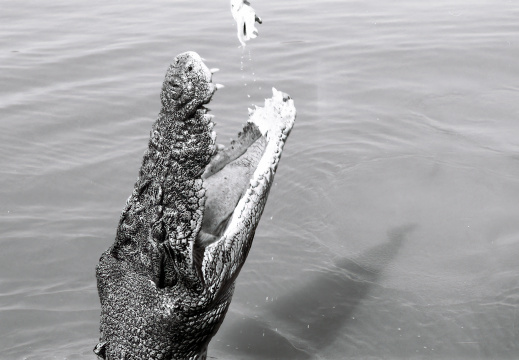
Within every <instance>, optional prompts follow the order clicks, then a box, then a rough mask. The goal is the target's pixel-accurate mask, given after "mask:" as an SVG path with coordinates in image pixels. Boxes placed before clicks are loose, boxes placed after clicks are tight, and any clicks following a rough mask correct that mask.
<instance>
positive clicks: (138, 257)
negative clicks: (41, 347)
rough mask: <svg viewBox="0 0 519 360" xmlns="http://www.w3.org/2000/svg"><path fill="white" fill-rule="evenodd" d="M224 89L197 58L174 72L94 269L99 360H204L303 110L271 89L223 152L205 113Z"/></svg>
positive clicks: (188, 57)
mask: <svg viewBox="0 0 519 360" xmlns="http://www.w3.org/2000/svg"><path fill="white" fill-rule="evenodd" d="M216 89H217V85H215V84H213V83H212V72H211V71H210V70H209V69H208V68H207V67H206V66H205V65H204V64H203V62H202V59H201V58H200V56H198V55H197V54H196V53H193V52H188V53H183V54H180V55H179V56H177V57H176V58H175V60H174V62H173V64H172V65H171V66H170V67H169V68H168V70H167V73H166V77H165V80H164V83H163V87H162V92H161V101H162V109H161V111H160V113H159V116H158V119H157V121H156V122H155V123H154V125H153V128H152V132H151V136H150V141H149V143H148V149H147V151H146V153H145V154H144V159H143V162H142V166H141V169H140V172H139V178H138V179H137V182H136V184H135V187H134V190H133V193H132V194H131V196H130V197H129V199H128V201H127V205H126V207H125V209H124V210H123V213H122V215H121V219H120V221H119V225H118V229H117V235H116V239H115V242H114V244H113V245H112V246H111V247H110V248H109V249H108V250H107V251H105V252H104V253H103V254H102V255H101V258H100V260H99V264H98V266H97V269H96V270H97V273H96V275H97V286H98V292H99V298H100V301H101V326H100V330H101V337H100V342H99V344H98V346H96V348H95V350H94V351H95V353H96V354H98V355H99V356H101V357H103V358H106V359H128V360H129V359H144V358H146V359H205V356H206V355H205V354H206V350H207V345H208V343H209V341H210V340H211V337H212V336H213V335H214V334H215V333H216V331H217V330H218V328H219V326H220V324H221V323H222V321H223V319H224V317H225V313H226V312H227V309H228V307H229V304H230V301H231V298H232V294H233V289H234V282H235V280H236V277H237V275H238V273H239V271H240V269H241V267H242V265H243V263H244V262H245V259H246V257H247V254H248V251H249V249H250V246H251V244H252V240H253V238H254V233H255V230H256V227H257V225H258V222H259V219H260V217H261V213H262V211H263V208H264V206H265V203H266V200H267V196H268V193H269V190H270V185H271V184H272V181H273V177H274V173H275V171H276V168H277V165H278V162H279V159H280V156H281V152H282V149H283V146H284V143H285V140H286V138H287V136H288V134H289V132H290V130H291V128H292V125H293V122H294V119H295V107H294V104H293V101H292V100H291V99H289V97H288V96H286V95H284V94H282V93H281V92H277V91H274V96H273V98H272V99H270V100H267V101H266V102H265V108H263V109H262V108H258V109H257V110H255V111H251V114H250V119H249V121H250V124H248V125H247V126H246V127H245V128H244V131H243V132H242V133H241V135H240V136H239V137H238V140H237V141H236V142H234V143H232V144H231V146H229V147H228V148H227V149H223V150H222V149H220V151H218V152H217V151H216V146H215V136H216V134H215V133H214V131H213V130H212V128H213V126H214V124H213V123H212V116H209V115H208V114H207V111H208V110H207V109H206V108H205V107H204V106H203V105H204V104H207V103H208V102H209V101H210V100H211V97H212V95H213V94H214V92H215V90H216ZM227 179H233V181H234V180H237V181H234V182H233V181H228V180H227ZM229 184H232V186H229ZM204 234H205V235H204Z"/></svg>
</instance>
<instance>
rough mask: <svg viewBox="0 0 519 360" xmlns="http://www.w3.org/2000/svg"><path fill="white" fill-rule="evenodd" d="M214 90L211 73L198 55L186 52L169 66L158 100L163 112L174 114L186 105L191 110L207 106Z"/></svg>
mask: <svg viewBox="0 0 519 360" xmlns="http://www.w3.org/2000/svg"><path fill="white" fill-rule="evenodd" d="M216 89H217V86H216V85H215V84H213V83H212V72H211V70H209V68H208V67H207V66H206V65H205V64H204V62H203V61H202V58H201V57H200V55H198V54H197V53H196V52H193V51H188V52H185V53H182V54H180V55H177V57H176V58H175V59H174V60H173V63H172V64H171V65H170V66H169V68H168V70H167V72H166V76H165V78H164V82H163V84H162V91H161V93H160V100H161V102H162V106H163V109H164V110H165V111H167V112H171V113H174V112H176V111H179V110H180V109H182V108H183V107H185V106H186V105H187V104H191V106H190V107H191V108H192V109H193V108H197V107H199V106H200V105H203V104H207V103H208V102H209V101H210V100H211V97H212V96H213V94H214V92H215V91H216Z"/></svg>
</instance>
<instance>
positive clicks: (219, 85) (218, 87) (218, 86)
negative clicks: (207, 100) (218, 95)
mask: <svg viewBox="0 0 519 360" xmlns="http://www.w3.org/2000/svg"><path fill="white" fill-rule="evenodd" d="M215 86H216V90H220V89H223V88H224V87H225V86H223V85H222V84H215Z"/></svg>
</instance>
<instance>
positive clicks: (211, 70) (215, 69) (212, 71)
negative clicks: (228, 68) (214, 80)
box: [209, 68, 220, 74]
mask: <svg viewBox="0 0 519 360" xmlns="http://www.w3.org/2000/svg"><path fill="white" fill-rule="evenodd" d="M209 71H210V72H211V74H214V73H215V72H218V71H220V69H218V68H212V69H209Z"/></svg>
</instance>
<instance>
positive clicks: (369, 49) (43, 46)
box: [0, 0, 519, 359]
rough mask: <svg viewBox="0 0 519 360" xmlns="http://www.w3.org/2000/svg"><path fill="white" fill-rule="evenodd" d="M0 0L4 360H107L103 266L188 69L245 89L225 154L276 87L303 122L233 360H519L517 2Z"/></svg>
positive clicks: (256, 250) (223, 136) (261, 234)
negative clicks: (247, 10)
mask: <svg viewBox="0 0 519 360" xmlns="http://www.w3.org/2000/svg"><path fill="white" fill-rule="evenodd" d="M253 5H254V7H255V8H256V10H257V12H258V13H259V15H260V16H261V17H262V18H263V20H264V23H263V25H261V26H259V30H260V37H259V38H258V39H256V40H253V41H252V42H250V43H249V46H247V47H246V48H245V49H242V48H239V47H238V45H239V43H238V40H237V38H236V34H235V27H234V23H233V19H232V16H231V14H230V11H229V4H228V1H227V0H226V1H223V0H221V1H173V2H171V1H169V2H168V1H157V0H151V1H147V2H145V3H139V4H136V3H133V4H130V3H123V2H119V1H114V0H105V1H88V2H87V1H80V0H77V1H64V0H62V1H52V2H51V4H48V2H43V1H23V2H21V1H14V0H3V1H2V2H1V4H0V6H1V10H0V24H1V25H0V37H1V39H2V41H1V42H0V84H1V86H0V142H1V146H0V184H1V185H2V186H1V187H0V227H1V230H2V236H1V239H0V246H1V252H0V269H1V273H0V349H2V351H1V352H0V357H1V358H8V359H15V358H29V359H54V358H57V359H64V358H67V359H76V358H93V355H92V352H91V351H92V348H93V346H94V345H95V344H96V342H97V340H98V323H99V313H100V305H99V300H98V297H97V290H96V283H95V276H94V267H95V265H96V263H97V260H98V258H99V255H100V254H101V252H102V251H103V250H105V249H106V248H107V247H108V246H109V245H110V244H111V243H112V241H113V238H114V234H115V227H116V224H117V221H118V217H119V214H120V211H121V209H122V207H123V205H124V203H125V200H126V198H127V197H128V195H129V194H130V193H131V190H132V188H133V183H134V181H135V179H136V176H137V171H138V168H139V165H140V161H141V158H142V154H143V152H144V150H145V147H146V144H147V138H148V135H149V130H150V127H151V123H152V121H153V120H154V118H155V116H156V114H157V113H158V110H159V98H158V94H159V90H160V86H161V82H162V78H163V75H164V73H165V70H166V68H167V66H168V64H169V62H170V61H171V60H172V59H173V57H174V56H175V55H176V54H178V53H180V52H183V51H186V50H194V51H197V52H198V53H200V54H201V55H202V56H203V57H204V58H205V59H206V60H207V61H206V63H207V64H208V66H210V67H218V68H220V69H221V72H219V73H218V74H216V76H215V78H216V79H215V80H216V81H217V82H220V83H223V84H225V85H226V88H225V89H224V90H222V91H219V92H218V94H217V95H216V96H215V97H214V98H213V102H212V104H211V108H212V110H213V113H214V114H215V115H216V116H217V118H216V121H217V122H218V126H217V131H218V133H219V140H220V141H221V142H226V141H227V140H228V139H229V138H230V137H232V136H233V134H234V133H235V132H236V131H237V130H238V128H239V126H240V124H241V123H242V122H243V121H244V120H245V119H246V116H247V106H249V105H250V104H251V103H256V104H260V103H261V102H262V100H263V98H264V97H267V96H270V88H271V87H272V86H275V87H276V88H278V89H280V90H283V91H285V92H288V93H289V94H290V95H291V96H292V97H293V98H294V99H295V103H296V107H297V109H298V119H297V122H296V125H295V128H294V131H293V132H292V135H291V138H290V139H289V142H288V144H287V146H286V148H285V153H284V155H283V159H282V161H281V164H280V167H279V170H278V174H277V176H276V185H275V186H274V187H273V189H272V192H271V195H270V198H269V203H268V206H267V208H266V210H265V213H264V215H263V219H262V222H261V223H260V226H259V228H258V231H257V233H256V239H255V242H254V246H253V248H252V250H251V253H250V255H249V258H248V260H247V263H246V265H245V267H244V268H243V270H242V273H241V275H240V277H239V279H238V284H237V290H236V293H235V296H234V299H233V302H232V305H231V308H230V310H229V313H228V315H227V318H226V320H225V322H224V324H223V326H222V328H221V329H220V331H219V333H218V334H217V335H216V336H215V338H214V339H213V341H212V343H211V345H210V356H212V358H216V359H343V358H358V359H377V358H384V359H400V358H406V359H428V358H438V359H452V358H465V359H476V358H480V359H488V358H494V359H507V358H518V357H519V345H518V340H519V315H518V307H519V305H518V304H519V266H518V265H517V264H518V261H517V259H518V257H519V221H518V214H519V201H518V199H519V143H518V139H519V121H518V118H519V101H518V95H519V85H518V84H519V79H518V76H519V62H518V61H517V59H518V58H519V26H518V19H519V5H518V4H517V2H516V1H505V0H497V1H472V2H466V1H461V0H455V1H444V0H440V1H430V2H417V1H410V0H407V1H405V0H402V1H396V2H390V3H388V2H381V1H375V0H365V1H360V0H358V1H349V0H348V1H331V0H328V1H319V2H318V1H308V0H304V1H298V2H282V1H274V0H264V1H259V0H256V2H253Z"/></svg>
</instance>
